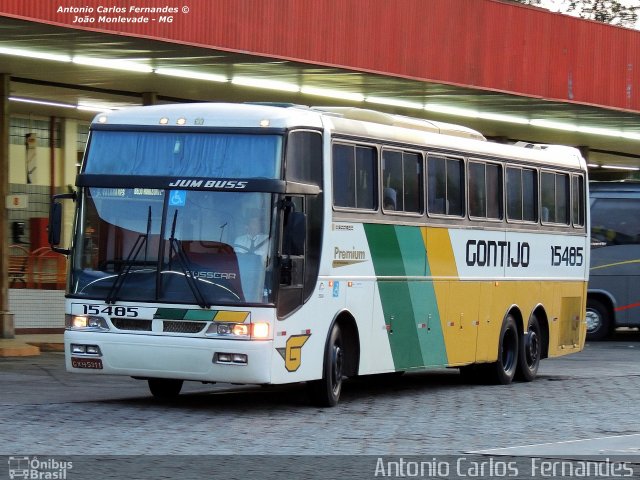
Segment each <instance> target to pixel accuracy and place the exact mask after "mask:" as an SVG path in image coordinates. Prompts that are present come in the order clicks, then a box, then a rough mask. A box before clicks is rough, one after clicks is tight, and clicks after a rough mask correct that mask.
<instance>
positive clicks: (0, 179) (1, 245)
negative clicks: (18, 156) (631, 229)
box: [0, 73, 15, 338]
mask: <svg viewBox="0 0 640 480" xmlns="http://www.w3.org/2000/svg"><path fill="white" fill-rule="evenodd" d="M9 78H10V77H9V75H8V74H6V73H0V338H13V337H14V336H15V326H14V323H13V314H12V313H10V312H9V248H8V238H9V235H8V227H7V225H8V217H9V215H8V211H7V206H6V198H7V195H8V194H9Z"/></svg>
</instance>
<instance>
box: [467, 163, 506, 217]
mask: <svg viewBox="0 0 640 480" xmlns="http://www.w3.org/2000/svg"><path fill="white" fill-rule="evenodd" d="M469 215H470V216H472V217H480V218H491V219H501V218H502V167H501V166H500V165H494V164H485V163H479V162H469Z"/></svg>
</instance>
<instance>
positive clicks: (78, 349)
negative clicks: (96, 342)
mask: <svg viewBox="0 0 640 480" xmlns="http://www.w3.org/2000/svg"><path fill="white" fill-rule="evenodd" d="M71 353H81V354H83V353H87V346H86V345H77V344H75V343H72V344H71Z"/></svg>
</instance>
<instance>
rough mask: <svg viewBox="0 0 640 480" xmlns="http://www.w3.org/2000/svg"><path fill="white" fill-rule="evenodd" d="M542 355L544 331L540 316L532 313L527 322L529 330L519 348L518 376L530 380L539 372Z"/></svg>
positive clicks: (526, 380) (523, 336)
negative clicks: (541, 326) (539, 319)
mask: <svg viewBox="0 0 640 480" xmlns="http://www.w3.org/2000/svg"><path fill="white" fill-rule="evenodd" d="M541 357H542V332H541V330H540V322H539V321H538V318H537V317H536V316H535V314H534V315H531V317H530V318H529V322H528V324H527V331H526V332H524V334H523V335H522V336H521V337H520V347H519V349H518V368H517V370H516V378H517V379H518V380H523V381H525V382H530V381H532V380H533V379H534V378H536V375H537V374H538V367H539V366H540V359H541Z"/></svg>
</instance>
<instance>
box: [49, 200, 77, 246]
mask: <svg viewBox="0 0 640 480" xmlns="http://www.w3.org/2000/svg"><path fill="white" fill-rule="evenodd" d="M64 199H71V200H73V201H74V202H75V200H76V194H75V193H63V194H60V195H54V196H53V199H52V201H51V209H50V210H49V227H48V230H49V231H48V237H49V245H50V246H51V250H53V251H54V252H57V253H62V254H63V255H69V254H70V253H71V250H69V249H66V248H60V247H58V245H60V240H61V238H62V204H61V203H59V202H58V200H64Z"/></svg>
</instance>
